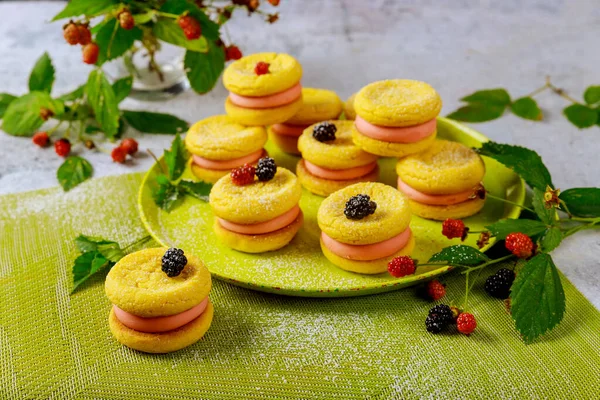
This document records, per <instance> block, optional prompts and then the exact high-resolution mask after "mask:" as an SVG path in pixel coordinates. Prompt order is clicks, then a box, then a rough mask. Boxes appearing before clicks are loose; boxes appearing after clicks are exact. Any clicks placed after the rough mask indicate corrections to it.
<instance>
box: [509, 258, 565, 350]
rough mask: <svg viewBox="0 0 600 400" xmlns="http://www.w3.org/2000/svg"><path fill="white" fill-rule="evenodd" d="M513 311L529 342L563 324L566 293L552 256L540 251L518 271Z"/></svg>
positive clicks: (514, 317)
mask: <svg viewBox="0 0 600 400" xmlns="http://www.w3.org/2000/svg"><path fill="white" fill-rule="evenodd" d="M510 299H511V314H512V317H513V319H514V320H515V325H516V329H517V331H519V333H521V335H522V336H523V340H524V341H525V342H526V343H531V342H532V341H533V340H535V339H536V338H538V337H539V336H541V335H543V334H544V333H546V332H547V331H549V330H551V329H552V328H554V327H555V326H556V325H558V324H559V323H560V321H561V320H562V318H563V315H564V312H565V294H564V291H563V288H562V284H561V282H560V276H559V274H558V270H557V269H556V265H554V261H552V257H551V256H550V255H549V254H547V253H539V254H538V255H536V256H535V257H533V258H532V259H531V260H529V261H528V262H527V264H525V265H524V266H523V268H522V269H521V271H520V272H519V274H517V277H516V279H515V282H514V283H513V285H512V287H511V293H510Z"/></svg>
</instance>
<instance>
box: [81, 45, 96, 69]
mask: <svg viewBox="0 0 600 400" xmlns="http://www.w3.org/2000/svg"><path fill="white" fill-rule="evenodd" d="M99 51H100V48H99V47H98V45H97V44H96V43H88V44H86V45H85V46H83V62H84V63H86V64H96V61H98V52H99Z"/></svg>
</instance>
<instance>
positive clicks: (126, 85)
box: [112, 76, 133, 103]
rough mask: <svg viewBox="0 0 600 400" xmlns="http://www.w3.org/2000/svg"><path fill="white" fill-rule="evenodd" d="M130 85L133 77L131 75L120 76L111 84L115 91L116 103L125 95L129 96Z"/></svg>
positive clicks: (123, 98)
mask: <svg viewBox="0 0 600 400" xmlns="http://www.w3.org/2000/svg"><path fill="white" fill-rule="evenodd" d="M132 86H133V77H131V76H126V77H124V78H121V79H119V80H117V81H116V82H115V83H113V84H112V88H113V92H115V99H116V101H117V103H120V102H122V101H123V100H125V98H126V97H127V96H129V93H130V92H131V87H132Z"/></svg>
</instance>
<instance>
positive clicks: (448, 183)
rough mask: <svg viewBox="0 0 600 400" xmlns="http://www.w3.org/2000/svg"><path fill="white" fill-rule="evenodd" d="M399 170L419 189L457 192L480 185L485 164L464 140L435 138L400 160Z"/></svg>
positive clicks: (445, 192) (446, 192)
mask: <svg viewBox="0 0 600 400" xmlns="http://www.w3.org/2000/svg"><path fill="white" fill-rule="evenodd" d="M396 172H397V173H398V176H399V177H400V179H402V181H403V182H404V183H406V184H407V185H409V186H410V187H412V188H413V189H416V190H418V191H419V192H423V193H426V194H431V195H442V194H454V193H460V192H464V191H467V190H471V189H472V188H473V187H475V186H477V185H478V184H479V182H481V180H482V179H483V176H484V174H485V164H484V163H483V160H482V159H481V157H480V156H479V155H478V154H477V153H476V152H475V151H474V150H472V149H471V148H469V147H467V146H465V145H463V144H460V143H456V142H450V141H447V140H436V141H435V142H434V143H433V144H432V145H431V146H430V147H429V148H428V149H427V150H425V151H423V152H421V153H418V154H413V155H410V156H408V157H406V158H403V159H401V160H399V161H398V164H396Z"/></svg>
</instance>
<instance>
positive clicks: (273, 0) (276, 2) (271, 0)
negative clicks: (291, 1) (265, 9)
mask: <svg viewBox="0 0 600 400" xmlns="http://www.w3.org/2000/svg"><path fill="white" fill-rule="evenodd" d="M269 3H270V4H271V5H272V6H273V7H277V6H278V5H279V0H269Z"/></svg>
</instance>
